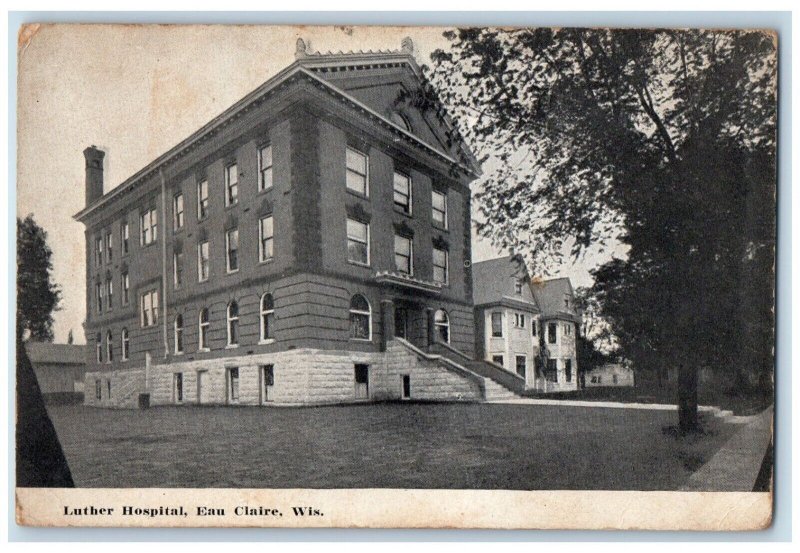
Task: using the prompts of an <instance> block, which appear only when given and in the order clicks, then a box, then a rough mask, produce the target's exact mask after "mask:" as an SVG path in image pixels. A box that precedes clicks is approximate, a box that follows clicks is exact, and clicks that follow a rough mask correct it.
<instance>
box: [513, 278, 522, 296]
mask: <svg viewBox="0 0 800 553" xmlns="http://www.w3.org/2000/svg"><path fill="white" fill-rule="evenodd" d="M514 293H515V294H517V295H520V294H522V280H521V279H519V278H518V279H516V280H514Z"/></svg>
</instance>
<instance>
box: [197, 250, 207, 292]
mask: <svg viewBox="0 0 800 553" xmlns="http://www.w3.org/2000/svg"><path fill="white" fill-rule="evenodd" d="M197 280H198V281H199V282H205V281H206V280H208V240H206V241H205V242H200V243H199V244H197Z"/></svg>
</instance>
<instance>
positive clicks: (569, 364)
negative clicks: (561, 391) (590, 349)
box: [564, 359, 572, 382]
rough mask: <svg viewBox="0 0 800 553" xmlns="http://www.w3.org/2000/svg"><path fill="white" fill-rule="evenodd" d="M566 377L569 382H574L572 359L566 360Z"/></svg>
mask: <svg viewBox="0 0 800 553" xmlns="http://www.w3.org/2000/svg"><path fill="white" fill-rule="evenodd" d="M564 376H565V377H566V380H567V382H572V359H565V360H564Z"/></svg>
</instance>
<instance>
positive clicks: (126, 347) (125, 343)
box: [122, 328, 131, 361]
mask: <svg viewBox="0 0 800 553" xmlns="http://www.w3.org/2000/svg"><path fill="white" fill-rule="evenodd" d="M130 347H131V344H130V339H129V338H128V329H127V328H123V329H122V360H123V361H127V360H128V356H129V355H130Z"/></svg>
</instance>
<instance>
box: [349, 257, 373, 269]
mask: <svg viewBox="0 0 800 553" xmlns="http://www.w3.org/2000/svg"><path fill="white" fill-rule="evenodd" d="M347 262H348V263H349V264H350V265H355V266H356V267H364V268H366V269H370V268H371V267H372V265H370V264H369V263H360V262H358V261H351V260H350V259H348V260H347Z"/></svg>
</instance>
